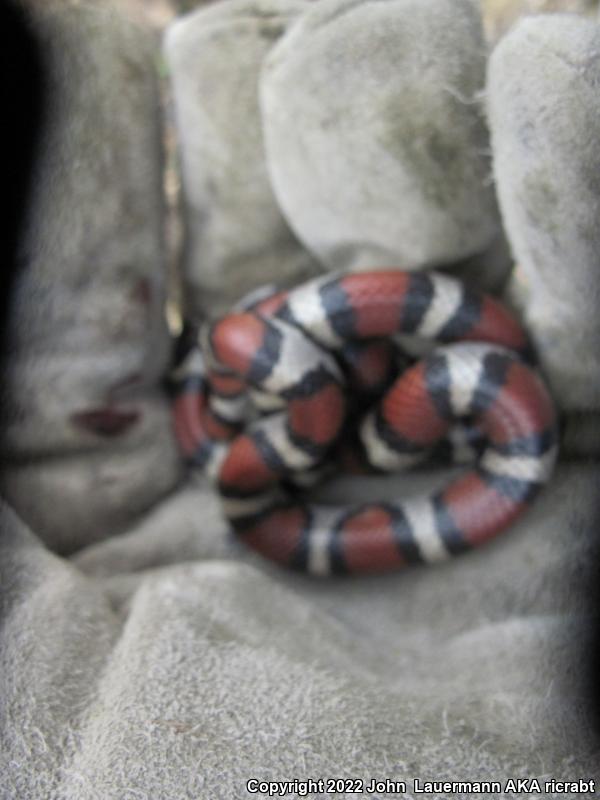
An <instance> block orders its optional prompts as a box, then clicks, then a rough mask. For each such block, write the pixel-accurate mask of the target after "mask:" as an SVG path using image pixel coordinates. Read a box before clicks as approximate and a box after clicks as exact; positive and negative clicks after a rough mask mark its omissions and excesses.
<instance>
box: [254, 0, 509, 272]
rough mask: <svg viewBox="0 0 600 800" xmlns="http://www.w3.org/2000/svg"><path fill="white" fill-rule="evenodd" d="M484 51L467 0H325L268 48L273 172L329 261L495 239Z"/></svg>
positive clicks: (471, 249) (290, 214) (447, 258)
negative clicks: (482, 97) (482, 99)
mask: <svg viewBox="0 0 600 800" xmlns="http://www.w3.org/2000/svg"><path fill="white" fill-rule="evenodd" d="M375 41H376V42H377V46H374V42H375ZM485 54H486V53H485V45H484V41H483V34H482V30H481V22H480V19H479V15H478V13H477V10H476V8H475V7H474V6H473V3H471V2H470V0H465V2H463V3H457V2H456V0H450V2H446V0H393V2H386V3H382V2H377V1H376V2H372V3H365V2H362V1H361V0H324V2H319V3H318V4H315V5H314V6H312V7H311V9H310V10H308V11H307V12H306V13H305V14H303V16H302V18H301V20H299V21H298V24H297V25H295V26H293V28H292V29H290V31H289V32H288V33H287V35H286V36H284V37H283V38H282V39H281V40H280V41H279V42H278V44H277V46H276V47H274V48H273V50H272V51H271V52H270V53H269V56H268V58H267V59H266V62H265V64H264V67H263V72H262V79H261V107H262V111H263V125H264V131H265V142H266V150H267V162H268V167H269V173H270V176H271V180H272V182H273V187H274V189H275V193H276V195H277V199H278V201H279V203H280V205H281V208H282V209H283V210H284V213H285V214H286V216H287V218H288V220H289V222H290V225H291V226H292V228H293V229H294V230H295V231H296V233H297V234H298V236H299V237H300V238H301V240H302V241H303V242H304V243H305V244H306V246H307V247H309V248H310V249H311V251H312V252H314V253H315V254H316V255H317V257H318V258H319V260H320V261H321V262H323V263H324V264H326V265H327V266H328V267H329V268H331V269H352V268H368V267H382V266H388V265H390V264H400V265H402V267H403V268H405V269H417V268H418V269H424V268H426V267H427V266H434V265H436V266H437V265H440V264H448V263H452V262H453V261H457V260H459V259H461V258H464V257H466V256H470V255H473V254H474V253H477V252H481V251H482V250H484V249H485V248H486V247H487V246H488V245H489V244H490V243H491V241H492V239H493V238H494V236H495V235H496V234H497V232H498V230H499V219H498V214H497V209H496V204H495V198H494V192H493V189H492V186H491V184H490V182H489V180H488V181H486V178H487V176H488V174H489V169H490V164H489V157H488V153H487V151H486V145H487V137H486V131H485V126H484V122H483V114H482V112H481V107H480V105H479V103H478V102H477V99H478V98H477V95H478V93H480V92H481V90H482V89H483V85H484V81H485Z"/></svg>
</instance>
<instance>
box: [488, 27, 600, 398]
mask: <svg viewBox="0 0 600 800" xmlns="http://www.w3.org/2000/svg"><path fill="white" fill-rule="evenodd" d="M599 51H600V29H599V28H598V25H597V24H596V23H594V22H591V21H588V20H585V19H580V18H579V17H575V16H567V15H556V16H548V17H545V18H531V19H529V20H524V21H523V22H521V24H520V25H518V26H517V27H516V28H515V30H514V31H513V34H512V35H511V36H510V37H507V38H506V39H504V40H503V41H502V42H500V44H499V45H498V47H497V48H496V50H495V51H494V54H493V56H492V58H491V60H490V69H489V84H488V86H489V104H488V107H489V116H490V125H491V129H492V140H493V144H494V158H495V161H494V163H495V171H496V182H497V186H498V196H499V198H500V204H501V207H502V213H503V217H504V222H505V227H506V230H507V232H508V234H509V236H510V240H511V242H512V245H513V252H514V255H515V258H516V260H517V263H518V269H516V270H515V272H514V274H513V277H512V279H511V283H512V293H513V296H514V297H515V298H516V299H517V302H518V303H519V304H520V306H521V308H522V313H523V317H524V320H525V323H526V325H527V327H528V329H529V330H530V332H531V333H532V336H533V340H534V342H535V344H536V347H537V350H538V353H539V356H540V360H541V362H542V365H543V367H544V369H545V372H546V374H547V376H548V378H549V381H550V385H551V386H552V389H553V390H554V393H555V395H556V397H557V399H558V400H559V402H560V403H561V405H562V406H563V408H566V409H569V410H578V409H597V408H598V404H599V401H600V356H599V355H598V348H597V344H598V342H599V341H600V317H599V315H598V300H599V299H600V286H599V284H598V250H599V247H600V232H599V231H598V225H597V224H596V221H597V219H598V214H599V212H600V207H599V204H600V195H599V192H598V187H597V185H596V175H597V174H598V170H599V169H600V155H599V154H598V150H597V147H596V140H597V138H598V135H599V133H600V108H599V106H598V104H597V103H596V102H595V97H596V90H597V86H598V82H599V81H600V59H598V52H599ZM578 132H580V133H578ZM574 141H576V142H577V146H576V147H574V146H573V142H574ZM574 198H577V200H576V203H577V205H576V206H574V202H575V201H574ZM575 208H576V211H575V210H574V209H575ZM575 355H576V357H574V356H575Z"/></svg>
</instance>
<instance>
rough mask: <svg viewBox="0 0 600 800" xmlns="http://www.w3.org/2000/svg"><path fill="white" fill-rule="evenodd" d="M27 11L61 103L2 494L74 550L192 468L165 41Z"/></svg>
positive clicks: (46, 166)
mask: <svg viewBox="0 0 600 800" xmlns="http://www.w3.org/2000/svg"><path fill="white" fill-rule="evenodd" d="M27 9H28V11H29V16H30V19H31V24H32V27H33V30H34V31H35V32H36V33H37V35H38V37H39V40H40V44H41V48H42V55H43V59H44V65H45V75H44V77H45V80H46V81H47V84H48V88H47V92H48V98H47V103H46V106H47V113H46V120H45V123H44V125H45V127H44V132H43V135H42V138H41V144H40V148H39V153H38V155H37V162H36V164H35V169H34V174H33V179H32V186H33V189H32V196H31V201H30V207H29V213H28V217H27V219H26V220H25V231H24V235H23V237H22V242H21V250H20V254H19V256H20V261H21V263H22V267H21V270H20V272H19V276H18V280H17V282H16V285H15V293H14V297H13V299H12V305H11V312H10V317H9V320H8V326H9V339H10V351H11V353H12V357H11V359H10V362H9V369H8V371H7V374H6V376H4V379H5V383H4V405H5V408H4V412H5V420H4V443H3V447H4V452H3V454H2V456H3V458H2V462H3V470H2V476H1V486H2V491H3V493H4V495H5V496H6V498H7V499H8V500H9V502H11V503H12V504H13V505H14V507H15V508H16V509H17V510H18V512H19V513H20V514H21V515H22V516H23V518H24V519H25V520H26V521H27V522H28V523H29V524H30V525H32V527H33V528H34V529H35V530H36V532H37V533H38V535H39V536H41V537H42V539H43V540H44V541H46V542H47V543H48V544H49V545H50V546H51V547H52V548H53V549H56V550H58V551H61V552H69V551H73V550H75V549H77V548H79V547H81V546H83V545H84V544H87V543H89V541H90V540H93V539H97V538H104V537H105V536H107V535H108V532H109V531H117V530H119V529H121V530H123V529H124V528H125V527H126V526H127V525H128V524H129V523H130V522H131V520H132V519H134V518H135V517H136V516H138V515H139V514H140V513H141V512H142V511H144V510H145V509H147V508H149V507H150V506H152V505H153V504H154V503H155V502H156V499H157V497H159V496H160V495H163V494H166V493H167V492H169V491H170V490H172V489H173V488H174V487H175V486H176V484H177V482H178V480H179V479H180V477H181V473H182V470H181V464H180V460H179V457H178V454H177V449H176V447H175V443H174V440H173V435H172V431H171V418H170V411H169V408H168V404H167V402H166V398H165V396H164V393H163V392H162V390H161V389H160V387H159V384H160V382H161V381H162V377H163V374H164V371H165V369H166V367H167V364H168V363H169V359H170V351H171V344H170V341H169V337H168V333H167V329H166V324H165V321H164V315H163V306H164V294H165V292H164V282H165V276H164V255H163V245H162V226H163V202H162V196H161V144H160V117H159V109H158V99H157V86H156V79H155V75H154V69H153V64H154V58H155V54H154V52H153V47H152V45H151V39H150V38H149V36H146V35H145V34H144V33H143V32H142V31H140V30H137V29H136V28H134V27H133V26H132V25H131V24H129V23H128V22H127V21H125V20H124V19H122V18H121V17H120V16H119V15H118V14H117V12H116V11H115V9H113V8H111V7H110V6H107V5H106V4H97V5H94V4H81V5H80V4H73V3H70V2H58V0H53V2H49V3H36V2H33V3H31V4H29V5H28V6H27ZM82 42H85V47H83V46H82ZM58 497H59V498H60V501H59V502H57V498H58ZM48 509H52V513H48Z"/></svg>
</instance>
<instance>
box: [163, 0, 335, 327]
mask: <svg viewBox="0 0 600 800" xmlns="http://www.w3.org/2000/svg"><path fill="white" fill-rule="evenodd" d="M304 5H305V3H304V2H303V0H289V1H288V2H281V1H280V0H277V1H276V2H271V0H233V2H227V3H216V4H214V5H211V6H208V7H207V8H200V9H198V10H197V11H195V12H194V13H193V14H190V15H189V16H187V17H184V18H182V19H181V20H179V21H176V22H175V23H174V24H173V25H171V26H170V27H169V29H168V31H167V34H166V37H165V45H164V54H165V59H166V61H167V64H168V67H169V70H170V73H171V78H172V87H173V96H174V106H175V116H176V120H177V126H178V131H179V144H180V154H181V161H182V166H183V188H184V213H185V219H186V231H187V237H186V242H185V254H184V260H183V271H184V302H185V311H186V313H187V315H188V316H189V317H191V318H192V319H196V320H198V319H201V318H203V317H204V316H206V315H209V316H215V315H218V314H219V313H224V312H225V311H226V310H227V309H228V308H229V307H230V306H231V305H232V303H234V302H235V301H236V300H238V299H239V297H241V296H242V295H243V294H246V293H247V292H248V291H250V290H252V289H254V288H256V287H257V286H259V285H261V284H263V283H269V282H272V281H277V282H278V283H282V284H285V285H294V284H296V283H298V282H300V281H302V280H304V279H306V278H308V277H310V276H312V275H316V274H318V273H319V272H321V271H322V268H321V266H320V265H319V263H318V262H317V261H315V260H314V259H313V258H312V256H310V254H309V253H308V252H307V251H306V249H305V248H304V247H303V246H302V245H301V244H300V243H299V242H298V241H297V239H296V238H295V236H294V235H293V233H292V232H291V230H290V228H289V226H288V224H287V222H286V220H285V219H284V217H283V215H282V213H281V210H280V208H279V206H278V204H277V202H276V200H275V198H274V196H273V190H272V188H271V183H270V181H269V178H268V175H267V167H266V162H265V155H264V143H263V132H262V123H261V121H260V113H259V106H258V89H257V86H258V74H259V72H260V68H261V65H262V62H263V59H264V56H265V54H266V53H267V52H268V51H269V50H270V48H271V47H272V45H273V43H274V42H276V41H277V39H278V38H279V37H280V36H282V34H283V33H284V32H285V30H286V28H287V27H288V26H289V25H290V24H291V23H292V21H293V20H294V19H295V17H296V16H298V14H299V13H300V12H301V11H302V9H303V8H304ZM232 53H234V54H235V55H234V57H232ZM217 87H218V88H217Z"/></svg>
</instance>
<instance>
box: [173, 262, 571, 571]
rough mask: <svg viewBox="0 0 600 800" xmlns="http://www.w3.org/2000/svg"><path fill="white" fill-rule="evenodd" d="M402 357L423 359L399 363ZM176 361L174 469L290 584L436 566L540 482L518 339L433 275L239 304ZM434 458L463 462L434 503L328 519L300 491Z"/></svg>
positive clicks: (540, 452) (538, 440) (486, 302)
mask: <svg viewBox="0 0 600 800" xmlns="http://www.w3.org/2000/svg"><path fill="white" fill-rule="evenodd" d="M398 341H400V344H402V343H404V345H407V344H408V347H409V348H410V347H414V343H415V342H417V345H418V347H419V348H420V349H421V350H424V351H425V355H424V356H423V357H422V358H420V359H419V360H416V361H415V360H414V358H412V359H410V358H408V357H407V356H406V355H404V356H402V355H399V350H398V347H397V344H398ZM438 345H440V346H438ZM182 350H183V351H182V353H181V354H180V358H179V360H178V364H177V366H176V367H175V369H174V371H173V375H172V385H173V387H174V394H175V398H174V417H175V430H176V434H177V437H178V440H179V442H180V444H181V447H182V449H183V452H184V454H185V455H186V457H187V458H188V459H189V460H190V461H191V462H193V463H195V464H197V465H200V466H204V467H206V468H207V470H208V472H209V473H210V474H212V477H213V478H214V479H215V481H216V485H217V488H218V491H219V492H220V495H221V498H222V502H223V509H224V513H225V515H226V516H227V518H228V520H229V522H230V523H231V525H232V527H233V529H234V530H235V531H236V532H237V533H238V534H239V535H240V536H241V538H242V539H243V540H244V541H245V542H246V543H247V544H248V545H249V546H250V547H252V548H254V549H255V550H257V551H258V552H260V553H261V554H263V555H264V556H266V557H268V558H271V559H273V560H274V561H277V562H279V563H281V564H284V565H287V566H289V567H292V568H296V569H300V570H304V571H307V572H310V573H313V574H319V575H326V574H332V573H346V572H355V573H356V572H374V571H375V572H381V571H386V570H391V569H396V568H399V567H402V566H405V565H407V564H411V563H415V562H437V561H441V560H443V559H446V558H448V557H450V556H453V555H456V554H458V553H461V552H463V551H464V550H467V549H469V548H471V547H474V546H476V545H479V544H481V543H483V542H485V541H487V540H488V539H490V538H492V537H493V536H495V535H496V534H498V533H499V532H500V531H502V530H504V529H505V528H506V527H508V526H509V525H510V524H511V523H512V522H513V521H514V520H515V519H516V518H517V517H518V516H519V515H520V514H521V513H522V512H523V511H524V510H525V509H526V508H527V507H528V506H529V504H530V503H531V501H532V499H533V498H534V496H535V495H536V494H537V492H538V491H539V489H540V488H541V486H542V485H543V484H544V483H545V482H546V481H547V480H548V479H549V477H550V475H551V473H552V469H553V466H554V462H555V459H556V452H557V428H556V417H555V412H554V408H553V404H552V401H551V398H550V396H549V394H548V391H547V390H546V388H545V386H544V384H543V383H542V381H541V380H540V378H539V376H538V375H537V373H536V371H535V370H534V369H533V367H531V366H530V365H528V363H527V361H528V359H529V357H530V356H529V347H528V341H527V336H526V335H525V332H524V331H523V329H522V327H521V326H520V324H519V323H518V322H517V321H516V319H515V318H514V317H513V316H512V315H511V314H510V312H509V311H508V310H506V309H505V308H504V307H503V306H502V305H501V304H500V303H499V302H498V301H496V300H495V299H493V298H491V297H488V296H486V295H481V294H478V293H477V292H474V291H472V290H471V289H468V288H467V287H465V286H463V285H462V284H461V283H460V282H458V281H457V280H455V279H452V278H449V277H447V276H445V275H440V274H437V273H431V272H430V273H408V272H402V271H400V270H385V271H373V272H365V273H353V274H347V275H342V276H339V275H338V276H326V277H323V278H319V279H317V280H313V281H310V282H308V283H306V284H304V285H302V286H300V287H298V288H296V289H293V290H291V291H289V292H285V291H284V292H273V293H270V294H267V295H266V296H264V297H262V298H260V299H258V300H257V299H254V300H253V301H252V302H249V303H246V305H245V307H240V308H239V309H238V310H236V311H234V312H233V313H231V314H228V315H227V316H225V317H223V318H221V319H220V320H218V321H217V322H216V323H214V324H212V325H210V326H208V327H206V328H205V329H203V331H202V333H201V335H200V337H199V340H198V341H193V342H191V343H190V344H189V345H188V346H187V347H185V346H184V347H183V349H182ZM398 370H400V375H399V376H398V375H397V372H398ZM376 398H378V399H376ZM249 408H252V409H254V410H253V411H252V412H251V413H250V416H249ZM352 427H354V428H355V429H356V430H355V432H354V435H353V436H351V439H352V443H351V445H348V444H346V445H345V446H344V445H342V444H340V438H341V437H343V436H347V435H348V430H349V428H352ZM444 448H445V449H446V450H450V451H454V452H455V453H457V452H458V451H460V450H462V451H465V450H466V451H467V452H468V453H470V454H471V456H472V459H473V463H472V464H471V466H470V468H469V469H468V470H467V471H466V472H465V473H464V474H463V475H462V476H461V477H459V478H456V479H454V480H453V481H452V482H450V484H449V485H448V486H447V487H446V488H445V489H443V490H441V491H438V492H436V493H435V494H433V495H431V496H428V497H415V498H412V499H408V500H403V501H402V502H372V503H368V504H363V505H361V506H358V507H348V508H346V507H344V508H330V507H323V506H316V505H313V504H311V503H309V502H308V501H307V500H306V499H305V498H304V497H303V495H302V493H301V492H299V490H298V487H302V486H309V485H310V484H311V483H314V482H315V481H316V480H318V479H319V477H320V475H321V474H322V471H323V468H324V466H325V465H327V464H328V463H330V462H331V460H332V459H334V458H338V459H339V458H342V460H345V461H346V463H354V464H357V463H362V464H369V465H370V466H371V467H372V468H373V469H375V470H379V471H391V470H397V469H402V468H406V467H410V466H412V465H415V464H418V463H422V462H423V460H424V459H425V458H426V457H428V456H430V455H431V454H432V453H439V452H440V451H441V449H444ZM342 453H345V455H341V454H342Z"/></svg>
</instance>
